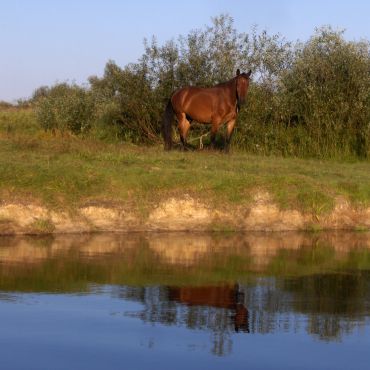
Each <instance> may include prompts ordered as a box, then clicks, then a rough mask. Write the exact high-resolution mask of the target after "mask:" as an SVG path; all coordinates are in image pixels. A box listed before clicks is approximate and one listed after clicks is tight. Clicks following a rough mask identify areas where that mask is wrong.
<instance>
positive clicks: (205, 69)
mask: <svg viewBox="0 0 370 370" xmlns="http://www.w3.org/2000/svg"><path fill="white" fill-rule="evenodd" d="M237 68H240V69H242V70H247V69H252V71H253V74H252V77H253V83H252V84H251V86H250V91H249V94H248V99H247V104H246V105H245V106H244V107H243V109H242V110H241V112H240V115H239V119H238V124H237V132H236V135H235V141H234V142H235V144H236V145H238V146H239V147H240V148H244V149H245V150H248V151H250V152H255V153H262V154H271V153H273V154H279V155H295V156H316V157H333V156H358V157H367V156H370V139H369V137H370V45H369V42H368V41H360V42H356V41H347V40H346V39H345V38H344V34H343V32H342V31H335V30H333V29H331V28H330V27H324V28H319V29H317V30H316V32H315V33H314V35H313V36H312V37H311V38H310V39H309V40H308V41H307V42H304V43H302V42H301V43H292V42H289V41H287V40H285V39H284V38H283V37H282V36H281V35H279V34H272V35H271V34H269V33H268V32H266V31H264V30H262V31H260V30H259V29H258V28H257V27H253V28H252V29H251V31H250V32H249V33H241V32H238V31H237V30H236V29H235V27H234V23H233V19H232V18H231V17H230V16H228V15H220V16H219V17H216V18H213V19H212V22H211V25H210V26H207V27H204V28H203V29H197V30H193V31H191V32H189V34H188V35H186V36H180V37H179V38H178V39H177V40H170V41H168V42H166V43H164V44H163V45H158V42H157V41H156V39H155V38H154V37H153V39H152V40H150V41H148V40H145V41H144V53H143V55H142V56H141V58H140V59H139V60H138V61H137V62H136V63H133V64H130V65H127V66H125V67H123V68H121V67H119V66H118V65H117V64H115V63H114V62H113V61H109V62H108V63H107V65H106V67H105V70H104V74H103V76H102V77H96V76H92V77H90V79H89V86H88V88H87V89H84V88H81V87H78V86H76V85H67V84H58V85H56V86H53V87H50V88H49V87H41V88H39V89H38V90H36V91H35V94H34V96H33V101H34V102H36V103H35V104H37V106H38V112H39V120H40V123H41V124H42V126H43V127H44V128H45V129H68V130H70V131H72V132H73V133H76V134H78V133H83V132H86V131H88V130H91V131H90V132H91V133H92V134H95V135H97V136H98V137H102V138H113V137H115V138H118V139H123V140H130V141H132V142H136V143H153V142H159V141H160V140H161V139H160V124H161V116H162V114H163V110H164V107H165V104H166V102H167V100H168V99H169V97H170V96H171V94H172V93H173V92H174V91H175V90H176V89H177V88H179V87H182V86H187V85H195V86H211V85H213V84H216V83H218V82H222V81H226V80H228V79H230V78H232V77H233V76H234V75H235V71H236V69H237Z"/></svg>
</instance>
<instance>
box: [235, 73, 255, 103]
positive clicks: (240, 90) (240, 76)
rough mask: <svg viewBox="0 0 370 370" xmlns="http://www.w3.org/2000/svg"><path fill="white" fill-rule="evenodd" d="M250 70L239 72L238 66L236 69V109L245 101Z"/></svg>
mask: <svg viewBox="0 0 370 370" xmlns="http://www.w3.org/2000/svg"><path fill="white" fill-rule="evenodd" d="M251 73H252V71H251V70H249V72H247V73H244V72H243V73H240V70H239V68H238V69H237V71H236V99H237V104H238V109H240V106H241V105H242V104H243V103H244V102H245V96H246V95H247V91H248V87H249V77H250V75H251Z"/></svg>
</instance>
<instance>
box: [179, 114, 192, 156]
mask: <svg viewBox="0 0 370 370" xmlns="http://www.w3.org/2000/svg"><path fill="white" fill-rule="evenodd" d="M177 120H178V122H179V132H180V139H181V142H182V146H183V149H184V150H186V149H187V142H186V137H187V135H188V131H189V128H190V123H189V121H188V120H187V119H186V114H185V113H180V114H178V115H177Z"/></svg>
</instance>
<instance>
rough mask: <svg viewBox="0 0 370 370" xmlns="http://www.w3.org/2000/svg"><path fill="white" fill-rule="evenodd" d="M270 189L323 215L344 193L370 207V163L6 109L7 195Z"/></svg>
mask: <svg viewBox="0 0 370 370" xmlns="http://www.w3.org/2000/svg"><path fill="white" fill-rule="evenodd" d="M256 189H266V190H267V191H269V192H270V193H271V195H272V196H273V197H274V199H275V200H276V201H277V202H278V203H279V204H280V206H281V207H283V208H295V209H301V210H304V211H310V212H314V213H317V214H319V213H322V212H326V211H328V210H330V209H331V208H332V207H333V204H334V200H335V198H336V197H337V196H344V197H346V198H348V199H350V200H351V201H352V202H353V203H354V204H356V205H362V206H369V205H370V163H369V162H352V163H350V162H343V163H340V162H338V161H318V160H304V159H295V158H277V157H258V156H252V155H248V154H245V153H241V152H236V151H234V152H233V153H232V154H230V155H224V154H222V153H218V152H211V151H206V150H205V151H197V152H192V153H182V152H171V153H166V152H163V150H162V148H160V147H151V148H148V147H136V146H132V145H129V144H123V143H121V144H106V143H103V142H101V141H97V140H94V139H87V138H85V139H81V138H76V137H71V136H64V137H63V136H61V135H51V134H47V133H44V132H42V131H40V130H39V129H38V127H37V125H36V123H35V119H34V116H33V114H32V112H31V111H12V110H8V111H0V196H1V199H2V200H5V201H7V200H18V201H41V202H42V203H45V204H47V205H49V206H52V207H57V208H59V207H72V208H74V207H77V206H79V205H81V204H85V203H86V202H91V201H94V202H95V201H97V202H109V203H112V202H113V203H116V202H118V203H127V204H132V205H133V206H134V207H135V208H141V207H146V206H147V205H149V204H151V202H157V201H159V200H160V199H163V198H166V197H168V196H170V195H175V196H181V195H183V194H184V193H187V194H190V195H192V196H195V197H197V198H199V199H202V200H205V201H210V202H216V204H217V205H225V204H229V203H233V204H240V203H248V202H249V201H250V199H251V193H252V192H253V191H254V190H256Z"/></svg>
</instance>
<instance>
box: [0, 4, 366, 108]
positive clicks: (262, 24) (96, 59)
mask: <svg viewBox="0 0 370 370" xmlns="http://www.w3.org/2000/svg"><path fill="white" fill-rule="evenodd" d="M221 13H228V14H230V15H231V16H232V17H233V19H234V21H235V27H236V28H237V29H238V31H240V32H248V31H249V30H250V29H251V27H252V26H253V25H258V27H259V29H267V30H268V31H269V32H271V33H277V32H279V33H281V34H282V35H283V36H284V37H286V38H287V39H288V40H292V41H293V40H297V39H300V40H306V39H307V38H308V37H309V36H310V35H312V33H313V31H314V28H315V27H317V26H322V25H328V24H330V25H332V26H333V27H334V28H339V29H343V28H345V29H346V34H345V35H346V38H347V39H351V40H352V39H356V40H359V39H361V38H367V39H370V22H369V19H370V16H369V14H370V1H367V0H352V1H344V0H336V1H335V0H257V1H256V0H254V1H249V0H239V1H238V0H213V1H211V0H186V1H174V0H172V1H169V0H167V1H166V0H151V1H149V0H136V1H134V0H126V1H124V0H121V1H119V0H0V45H1V58H0V100H7V101H14V100H15V99H18V98H26V97H29V96H30V95H31V94H32V92H33V90H34V89H35V88H37V87H38V86H41V85H51V84H53V83H55V82H57V81H66V80H68V81H76V82H77V83H83V82H86V79H87V77H88V76H90V75H94V74H95V75H101V74H102V72H103V69H104V65H105V63H106V62H107V61H108V60H109V59H113V60H115V61H116V62H117V63H118V64H119V65H125V64H127V63H130V62H135V61H136V60H137V59H138V58H139V57H140V56H141V54H142V52H143V39H144V38H145V37H146V38H149V39H150V38H151V36H152V35H155V36H156V37H157V39H158V41H159V43H162V42H164V41H166V40H169V39H171V38H176V37H177V36H179V35H181V34H182V35H186V34H187V33H188V32H189V31H190V30H192V29H196V28H202V27H204V26H205V25H209V24H210V19H211V17H214V16H217V15H220V14H221Z"/></svg>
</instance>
